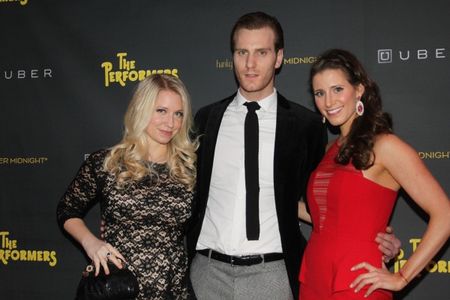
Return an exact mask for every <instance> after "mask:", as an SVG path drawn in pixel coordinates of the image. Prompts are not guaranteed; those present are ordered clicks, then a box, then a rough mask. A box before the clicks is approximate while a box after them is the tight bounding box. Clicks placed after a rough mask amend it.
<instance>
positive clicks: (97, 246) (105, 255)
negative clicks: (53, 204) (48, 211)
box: [64, 218, 125, 276]
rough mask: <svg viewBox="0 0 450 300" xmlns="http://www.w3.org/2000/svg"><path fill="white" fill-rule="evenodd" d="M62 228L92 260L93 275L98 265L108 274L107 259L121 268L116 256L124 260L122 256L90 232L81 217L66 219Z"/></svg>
mask: <svg viewBox="0 0 450 300" xmlns="http://www.w3.org/2000/svg"><path fill="white" fill-rule="evenodd" d="M64 229H65V230H66V231H67V232H68V233H69V234H70V235H71V236H72V237H73V238H74V239H75V240H76V241H78V242H79V243H80V244H81V246H82V247H83V249H84V251H86V254H87V255H88V256H89V258H90V259H91V260H92V261H93V263H94V266H95V276H97V275H98V273H99V271H100V265H101V266H102V267H103V269H104V270H105V273H106V274H109V269H108V260H110V261H111V262H113V263H114V264H115V265H116V266H117V267H118V268H122V264H121V262H120V260H119V259H118V258H120V259H122V260H123V261H125V259H124V257H123V256H122V255H121V254H120V253H119V251H117V250H116V249H115V248H114V247H113V246H111V245H110V244H108V243H106V242H104V241H102V240H100V239H98V238H97V237H96V236H95V235H94V234H92V232H91V231H90V230H89V228H87V226H86V224H85V223H84V221H83V220H82V219H80V218H71V219H68V220H67V221H66V222H65V223H64Z"/></svg>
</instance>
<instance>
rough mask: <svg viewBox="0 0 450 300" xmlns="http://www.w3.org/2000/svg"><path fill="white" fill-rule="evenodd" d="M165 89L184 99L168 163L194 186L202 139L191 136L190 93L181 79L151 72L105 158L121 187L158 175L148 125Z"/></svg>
mask: <svg viewBox="0 0 450 300" xmlns="http://www.w3.org/2000/svg"><path fill="white" fill-rule="evenodd" d="M162 90H170V91H173V92H175V93H177V94H179V95H180V96H181V100H182V102H183V121H182V124H181V127H180V130H179V131H178V133H177V134H176V135H175V136H174V137H173V138H172V140H171V141H170V142H169V144H168V153H167V154H168V155H167V157H168V158H167V165H168V167H169V170H170V177H171V178H173V179H175V180H176V181H178V182H181V183H182V184H184V185H185V186H186V187H187V188H188V189H189V190H190V191H192V190H193V188H194V185H195V178H196V167H195V163H196V160H197V155H196V154H195V151H196V150H197V148H198V141H197V140H193V139H192V138H191V133H192V125H193V122H192V111H191V101H190V97H189V94H188V92H187V89H186V87H185V85H184V84H183V82H182V81H181V80H180V79H178V78H176V77H174V76H171V75H164V74H155V75H151V76H149V77H147V78H145V79H144V80H143V81H141V82H140V83H139V85H138V86H137V89H136V91H135V93H134V95H133V97H132V99H131V102H130V104H129V105H128V109H127V111H126V113H125V118H124V126H125V128H124V135H123V138H122V140H121V141H120V143H119V144H117V145H115V146H113V147H112V148H111V151H110V153H109V154H108V156H107V157H106V159H105V162H104V169H105V171H107V172H109V173H111V174H113V175H114V176H115V180H116V186H117V187H119V188H122V187H124V186H125V185H127V184H129V183H131V182H133V181H138V180H140V179H142V178H143V177H144V176H147V175H151V176H157V174H156V172H155V170H154V169H153V168H152V167H151V165H150V167H149V164H148V159H147V158H148V154H149V150H150V149H149V136H148V134H147V132H146V129H147V126H148V123H149V122H150V119H151V118H152V115H153V113H154V110H155V102H156V99H157V97H158V94H159V92H160V91H162Z"/></svg>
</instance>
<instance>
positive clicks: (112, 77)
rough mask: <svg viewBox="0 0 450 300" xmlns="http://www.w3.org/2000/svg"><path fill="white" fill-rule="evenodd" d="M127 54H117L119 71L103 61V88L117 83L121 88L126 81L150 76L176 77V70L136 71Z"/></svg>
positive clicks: (111, 64)
mask: <svg viewBox="0 0 450 300" xmlns="http://www.w3.org/2000/svg"><path fill="white" fill-rule="evenodd" d="M127 55H128V53H125V52H121V53H117V58H118V59H119V69H118V70H117V71H114V70H113V63H112V62H109V61H105V62H104V63H102V64H101V67H102V68H103V70H104V74H105V87H109V86H110V84H111V83H114V82H115V83H118V84H120V85H121V86H125V85H126V83H127V81H132V82H134V81H137V80H139V81H141V80H143V79H144V78H145V77H147V76H149V75H152V74H169V75H173V76H175V77H178V69H154V70H151V69H147V70H138V69H136V61H135V60H128V59H127Z"/></svg>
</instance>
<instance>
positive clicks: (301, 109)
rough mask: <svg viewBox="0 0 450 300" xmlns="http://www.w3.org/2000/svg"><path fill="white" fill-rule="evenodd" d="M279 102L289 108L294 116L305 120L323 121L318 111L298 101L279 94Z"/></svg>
mask: <svg viewBox="0 0 450 300" xmlns="http://www.w3.org/2000/svg"><path fill="white" fill-rule="evenodd" d="M278 104H279V106H281V107H285V108H287V109H288V111H289V112H290V113H291V114H292V115H293V116H295V117H298V118H301V119H302V120H303V121H310V122H321V118H320V116H319V114H318V113H317V112H314V111H312V110H311V109H309V108H307V107H306V106H303V105H301V104H299V103H297V102H294V101H291V100H288V99H286V98H285V97H284V96H283V95H281V94H278Z"/></svg>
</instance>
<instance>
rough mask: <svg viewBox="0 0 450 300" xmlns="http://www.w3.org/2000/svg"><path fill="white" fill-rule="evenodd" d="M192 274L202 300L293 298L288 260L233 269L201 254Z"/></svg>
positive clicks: (193, 265) (197, 293) (275, 299)
mask: <svg viewBox="0 0 450 300" xmlns="http://www.w3.org/2000/svg"><path fill="white" fill-rule="evenodd" d="M190 275H191V281H192V286H193V288H194V292H195V295H196V296H197V298H198V299H199V300H222V299H223V300H247V299H255V300H256V299H258V300H261V299H270V300H292V299H293V296H292V291H291V288H290V285H289V279H288V276H287V272H286V266H285V264H284V260H277V261H273V262H269V263H261V264H257V265H252V266H233V265H231V264H228V263H224V262H221V261H218V260H215V259H212V258H208V257H206V256H204V255H201V254H198V253H197V254H196V255H195V257H194V260H193V261H192V264H191V274H190Z"/></svg>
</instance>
